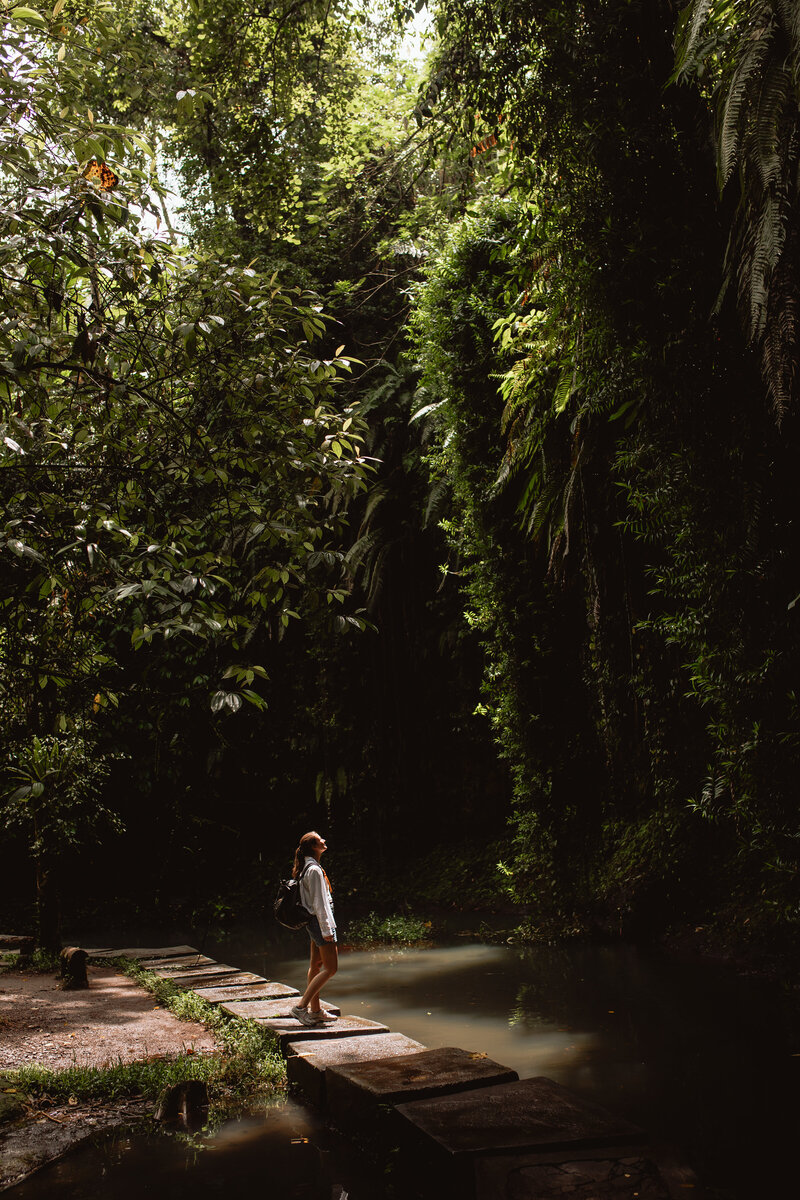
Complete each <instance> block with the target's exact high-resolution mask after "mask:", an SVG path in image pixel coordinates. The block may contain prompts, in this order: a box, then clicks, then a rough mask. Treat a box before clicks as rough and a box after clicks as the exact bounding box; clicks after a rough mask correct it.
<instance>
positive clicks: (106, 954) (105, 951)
mask: <svg viewBox="0 0 800 1200" xmlns="http://www.w3.org/2000/svg"><path fill="white" fill-rule="evenodd" d="M86 953H87V955H88V956H89V958H90V959H91V958H135V959H140V958H177V957H178V956H179V955H181V954H199V953H200V951H199V950H195V948H194V946H145V947H142V946H133V947H131V946H128V947H126V948H125V949H124V950H114V949H112V948H109V947H106V948H102V947H101V948H100V949H99V950H87V951H86Z"/></svg>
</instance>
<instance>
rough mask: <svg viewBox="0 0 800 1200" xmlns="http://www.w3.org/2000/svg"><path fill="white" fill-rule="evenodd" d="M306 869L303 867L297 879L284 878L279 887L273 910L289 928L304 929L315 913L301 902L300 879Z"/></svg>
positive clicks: (277, 917)
mask: <svg viewBox="0 0 800 1200" xmlns="http://www.w3.org/2000/svg"><path fill="white" fill-rule="evenodd" d="M306 869H307V868H306V867H303V869H302V871H301V872H300V874H299V875H298V876H297V879H282V880H281V882H280V886H279V887H278V894H277V896H276V897H275V903H274V904H273V906H272V911H273V912H274V913H275V917H276V919H277V920H278V921H280V923H281V925H285V926H286V928H287V929H303V928H304V927H305V926H306V925H307V924H308V922H309V921H310V920H311V918H312V917H313V915H314V914H313V913H310V912H309V911H308V909H307V908H304V906H303V905H302V904H301V903H300V880H301V879H302V878H303V876H304V875H305V873H306Z"/></svg>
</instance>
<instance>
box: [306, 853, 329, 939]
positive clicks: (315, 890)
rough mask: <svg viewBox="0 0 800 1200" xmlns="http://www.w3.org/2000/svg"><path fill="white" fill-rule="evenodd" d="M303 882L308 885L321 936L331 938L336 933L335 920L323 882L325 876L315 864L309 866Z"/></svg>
mask: <svg viewBox="0 0 800 1200" xmlns="http://www.w3.org/2000/svg"><path fill="white" fill-rule="evenodd" d="M303 882H304V883H305V884H307V885H308V892H309V897H310V900H311V905H310V907H311V910H312V912H313V913H314V916H315V917H316V918H317V920H318V921H319V927H320V930H321V932H322V936H323V937H324V938H325V939H333V937H334V936H335V934H336V922H335V920H334V919H333V909H332V907H331V902H330V897H329V896H328V886H327V884H326V883H325V876H324V875H323V874H322V868H321V867H319V866H317V865H316V864H313V865H312V866H310V867H309V868H308V870H307V872H306V874H305V877H304V879H303Z"/></svg>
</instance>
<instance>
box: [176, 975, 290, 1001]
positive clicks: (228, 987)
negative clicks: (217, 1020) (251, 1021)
mask: <svg viewBox="0 0 800 1200" xmlns="http://www.w3.org/2000/svg"><path fill="white" fill-rule="evenodd" d="M242 974H245V972H242ZM252 979H253V982H252V983H251V982H248V981H247V980H244V979H241V980H240V978H239V976H237V975H231V976H230V977H227V976H226V978H225V980H224V986H220V987H193V988H192V991H193V992H194V993H195V994H196V995H198V996H200V997H201V998H202V999H203V1000H207V1001H208V1003H209V1004H222V1003H223V1002H224V1001H225V1000H277V999H279V998H280V997H281V996H288V997H292V998H296V997H297V996H299V995H300V993H299V992H298V990H297V988H293V987H289V985H288V984H286V983H273V982H272V981H271V980H268V979H261V976H260V975H254V976H253V977H252Z"/></svg>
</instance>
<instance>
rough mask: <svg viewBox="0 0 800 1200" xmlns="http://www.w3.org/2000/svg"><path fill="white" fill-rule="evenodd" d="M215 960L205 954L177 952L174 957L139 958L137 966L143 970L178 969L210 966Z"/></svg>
mask: <svg viewBox="0 0 800 1200" xmlns="http://www.w3.org/2000/svg"><path fill="white" fill-rule="evenodd" d="M216 961H217V960H216V959H215V958H208V957H207V956H206V955H205V954H179V955H178V956H177V957H176V958H160V957H159V958H140V959H139V966H140V967H143V968H144V970H145V971H155V970H158V969H163V970H165V971H179V970H180V969H181V968H182V967H202V966H211V965H212V964H213V963H215V962H216Z"/></svg>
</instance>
